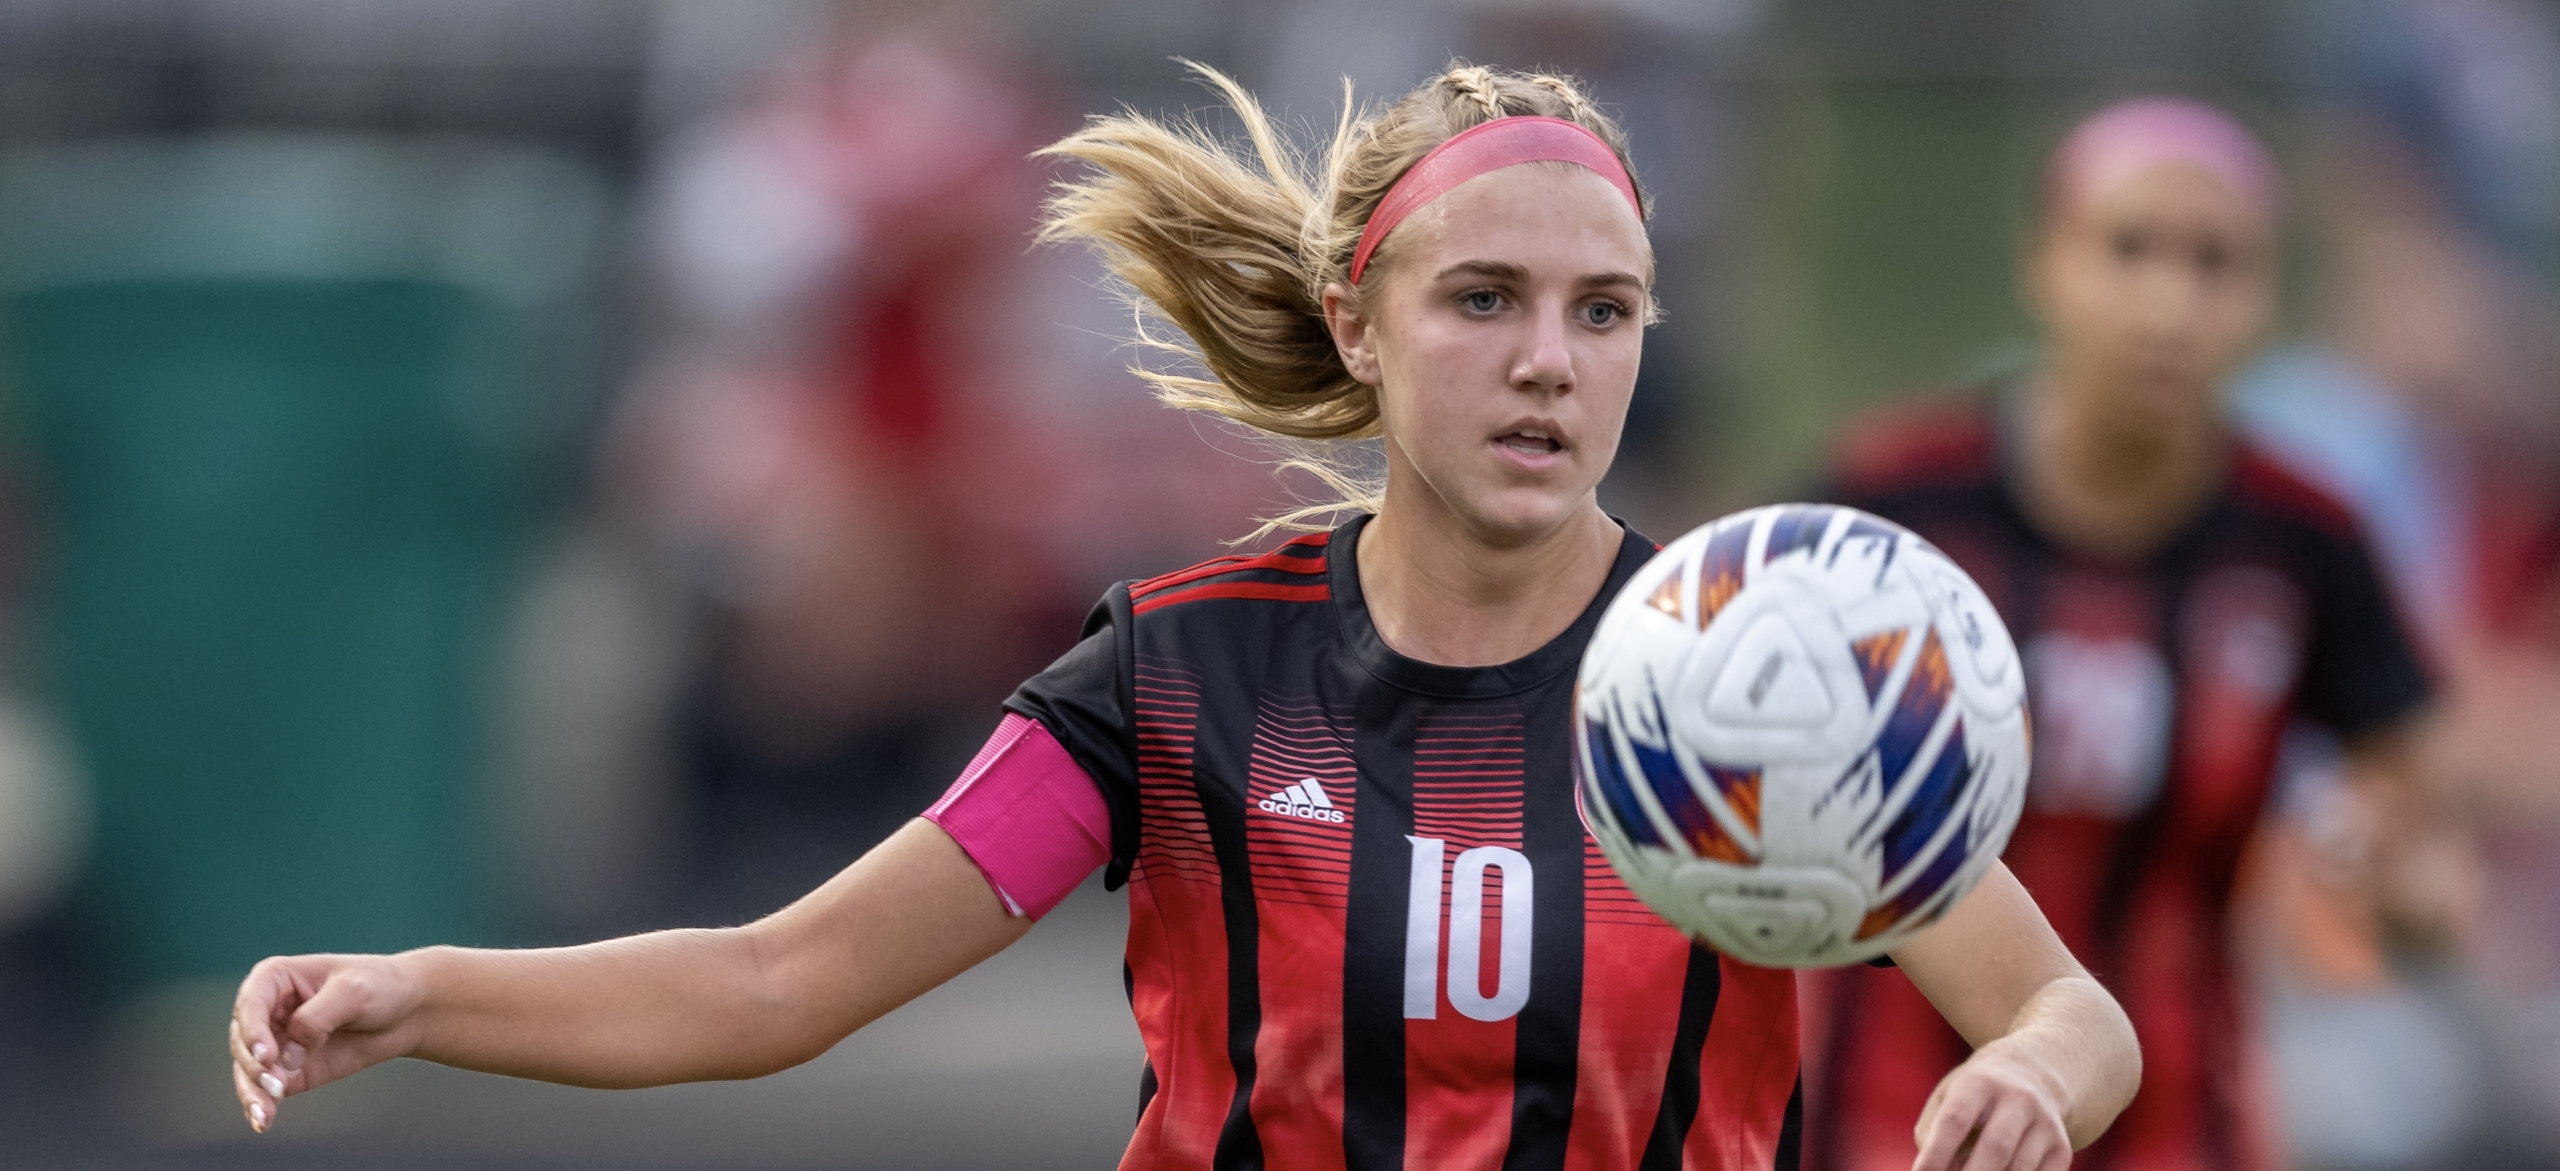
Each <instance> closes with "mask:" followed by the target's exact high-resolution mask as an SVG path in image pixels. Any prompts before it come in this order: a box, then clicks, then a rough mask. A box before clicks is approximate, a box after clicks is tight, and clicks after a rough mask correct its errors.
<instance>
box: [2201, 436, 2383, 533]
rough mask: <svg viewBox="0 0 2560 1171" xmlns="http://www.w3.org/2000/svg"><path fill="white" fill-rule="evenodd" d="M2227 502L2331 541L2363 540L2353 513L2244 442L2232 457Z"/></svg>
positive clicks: (2254, 446)
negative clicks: (2312, 532)
mask: <svg viewBox="0 0 2560 1171" xmlns="http://www.w3.org/2000/svg"><path fill="white" fill-rule="evenodd" d="M2231 500H2232V503H2233V504H2235V505H2236V506H2238V507H2240V508H2242V509H2244V510H2246V511H2249V512H2253V513H2257V514H2259V515H2261V516H2264V517H2267V518H2269V519H2272V520H2275V521H2277V522H2279V523H2283V524H2287V525H2291V526H2298V527H2302V528H2307V529H2310V530H2312V531H2314V532H2316V533H2318V534H2320V535H2321V536H2324V537H2327V538H2329V539H2332V540H2338V541H2349V542H2360V541H2361V540H2362V539H2363V537H2362V528H2361V526H2360V525H2359V524H2358V523H2357V521H2356V516H2355V513H2354V512H2353V511H2351V510H2349V509H2348V508H2347V506H2346V505H2345V504H2343V503H2341V502H2339V500H2338V498H2337V497H2335V496H2332V495H2330V494H2329V493H2328V492H2326V491H2324V490H2322V489H2321V488H2319V487H2317V486H2315V485H2313V484H2312V483H2311V482H2310V481H2309V480H2306V479H2304V478H2303V477H2302V476H2301V475H2300V474H2298V473H2296V472H2295V471H2294V470H2293V469H2291V468H2288V467H2286V466H2285V465H2284V464H2283V463H2282V462H2280V461H2278V460H2277V459H2276V458H2275V457H2274V456H2271V455H2269V454H2267V453H2266V452H2265V451H2263V450H2261V449H2259V448H2258V447H2257V445H2255V444H2253V443H2250V442H2247V441H2245V440H2243V441H2242V442H2241V443H2240V444H2239V447H2238V450H2237V451H2235V452H2234V453H2233V455H2232V461H2231Z"/></svg>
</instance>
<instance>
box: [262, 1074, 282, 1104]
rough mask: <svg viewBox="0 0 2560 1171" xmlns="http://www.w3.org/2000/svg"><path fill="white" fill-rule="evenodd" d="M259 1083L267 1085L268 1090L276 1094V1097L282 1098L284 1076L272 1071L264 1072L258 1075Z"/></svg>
mask: <svg viewBox="0 0 2560 1171" xmlns="http://www.w3.org/2000/svg"><path fill="white" fill-rule="evenodd" d="M258 1084H259V1085H261V1086H264V1087H266V1090H267V1092H268V1093H270V1094H273V1095H275V1096H276V1097H279V1098H281V1097H283V1096H284V1079H283V1078H280V1077H277V1076H276V1075H274V1074H271V1073H262V1074H259V1075H258Z"/></svg>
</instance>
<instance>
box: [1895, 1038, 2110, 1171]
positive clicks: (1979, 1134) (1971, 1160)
mask: <svg viewBox="0 0 2560 1171" xmlns="http://www.w3.org/2000/svg"><path fill="white" fill-rule="evenodd" d="M2017 1048H2018V1047H2016V1046H2012V1045H2004V1044H2002V1043H2001V1042H1999V1041H1994V1042H1992V1043H1991V1044H1988V1045H1985V1046H1983V1047H1982V1048H1980V1049H1978V1050H1975V1051H1974V1054H1973V1056H1972V1057H1971V1058H1969V1059H1967V1060H1966V1061H1965V1063H1964V1064H1962V1065H1959V1066H1957V1067H1956V1068H1955V1069H1954V1070H1953V1071H1952V1072H1950V1073H1948V1074H1947V1076H1946V1077H1945V1078H1944V1079H1943V1080H1941V1081H1939V1083H1938V1088H1937V1090H1936V1091H1934V1092H1932V1093H1931V1094H1930V1095H1929V1104H1928V1105H1927V1106H1924V1107H1922V1108H1921V1110H1920V1124H1919V1125H1918V1126H1916V1127H1914V1128H1913V1129H1912V1135H1913V1137H1914V1138H1916V1139H1918V1140H1919V1143H1920V1157H1919V1158H1918V1159H1917V1160H1915V1161H1913V1162H1912V1164H1911V1171H2062V1169H2063V1168H2066V1167H2069V1166H2070V1165H2071V1137H2070V1133H2069V1131H2068V1130H2066V1129H2065V1127H2064V1125H2063V1121H2062V1105H2061V1098H2062V1095H2061V1094H2060V1092H2059V1091H2058V1090H2057V1089H2056V1088H2055V1086H2054V1080H2055V1079H2054V1078H2053V1076H2052V1075H2051V1073H2050V1072H2049V1071H2047V1070H2044V1069H2042V1068H2041V1067H2039V1066H2037V1065H2036V1064H2035V1063H2034V1062H2033V1061H2032V1060H2030V1059H2028V1058H2027V1057H2026V1056H2025V1055H2024V1054H2022V1053H2019V1052H2017V1051H2016V1050H2017Z"/></svg>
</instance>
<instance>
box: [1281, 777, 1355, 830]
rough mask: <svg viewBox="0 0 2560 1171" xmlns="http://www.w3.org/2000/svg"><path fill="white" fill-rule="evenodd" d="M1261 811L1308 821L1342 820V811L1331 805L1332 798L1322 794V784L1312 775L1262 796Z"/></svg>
mask: <svg viewBox="0 0 2560 1171" xmlns="http://www.w3.org/2000/svg"><path fill="white" fill-rule="evenodd" d="M1262 811H1263V812H1264V813H1277V814H1279V815H1280V816H1282V817H1297V818H1304V819H1305V820H1308V821H1333V822H1339V821H1341V820H1342V811H1341V810H1339V809H1336V808H1334V807H1333V798H1331V797H1327V796H1325V795H1324V786H1323V785H1322V784H1321V783H1319V782H1317V780H1316V779H1315V778H1314V777H1308V778H1307V779H1305V780H1303V781H1300V782H1298V783H1297V784H1294V785H1291V786H1289V787H1288V788H1286V789H1282V790H1280V791H1279V792H1277V793H1273V794H1272V795H1270V796H1268V797H1265V798H1263V799H1262Z"/></svg>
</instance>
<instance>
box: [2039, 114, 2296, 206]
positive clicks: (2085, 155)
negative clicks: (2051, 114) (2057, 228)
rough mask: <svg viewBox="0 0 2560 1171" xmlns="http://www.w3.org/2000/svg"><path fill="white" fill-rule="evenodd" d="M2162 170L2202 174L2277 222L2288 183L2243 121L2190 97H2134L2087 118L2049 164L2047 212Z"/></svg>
mask: <svg viewBox="0 0 2560 1171" xmlns="http://www.w3.org/2000/svg"><path fill="white" fill-rule="evenodd" d="M2163 163H2185V164H2188V165H2190V166H2194V167H2197V168H2200V169H2202V170H2204V171H2205V172H2206V173H2208V174H2211V175H2212V176H2214V177H2215V178H2217V179H2220V180H2222V181H2223V183H2224V184H2225V185H2227V186H2229V187H2230V188H2231V190H2232V191H2234V192H2236V193H2238V194H2239V196H2240V197H2241V198H2243V199H2246V200H2248V201H2249V203H2250V205H2251V206H2253V207H2256V208H2257V209H2258V210H2260V211H2261V212H2264V213H2266V215H2267V216H2268V217H2269V218H2273V217H2274V216H2275V214H2276V212H2277V211H2278V209H2280V208H2281V207H2282V206H2283V203H2284V179H2283V176H2282V175H2281V174H2280V173H2279V172H2278V171H2277V169H2276V161H2275V156H2274V155H2272V154H2270V153H2268V151H2267V148H2266V145H2265V144H2264V143H2262V142H2260V141H2258V136H2257V135H2255V134H2252V133H2250V132H2249V128H2248V127H2246V126H2243V125H2241V124H2240V120H2239V119H2237V118H2234V117H2232V116H2231V115H2229V114H2226V113H2224V112H2222V111H2221V110H2218V109H2215V108H2214V107H2212V106H2208V105H2206V104H2204V103H2203V102H2199V101H2193V100H2191V99H2188V98H2170V97H2148V98H2133V99H2129V100H2126V101H2121V102H2117V103H2115V104H2114V105H2111V106H2108V107H2107V108H2105V109H2103V110H2100V111H2098V112H2097V113H2095V114H2091V115H2090V116H2088V117H2087V118H2085V119H2082V120H2081V122H2080V124H2079V125H2078V126H2075V127H2073V128H2072V129H2071V133H2069V134H2067V135H2065V136H2063V139H2062V144H2061V145H2060V146H2057V147H2055V148H2053V157H2052V159H2051V160H2049V161H2048V162H2046V164H2045V172H2044V206H2045V210H2047V211H2051V210H2052V209H2054V208H2057V207H2060V206H2062V205H2064V204H2065V203H2068V202H2070V201H2072V200H2076V199H2079V198H2082V197H2084V196H2087V195H2088V194H2090V193H2091V192H2095V191H2103V190H2106V189H2107V188H2109V187H2113V186H2115V185H2116V184H2118V183H2121V182H2123V181H2125V180H2126V179H2129V178H2132V177H2133V176H2134V175H2136V174H2139V173H2141V172H2143V171H2146V170H2149V169H2151V168H2152V167H2156V166H2159V165H2161V164H2163Z"/></svg>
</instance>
